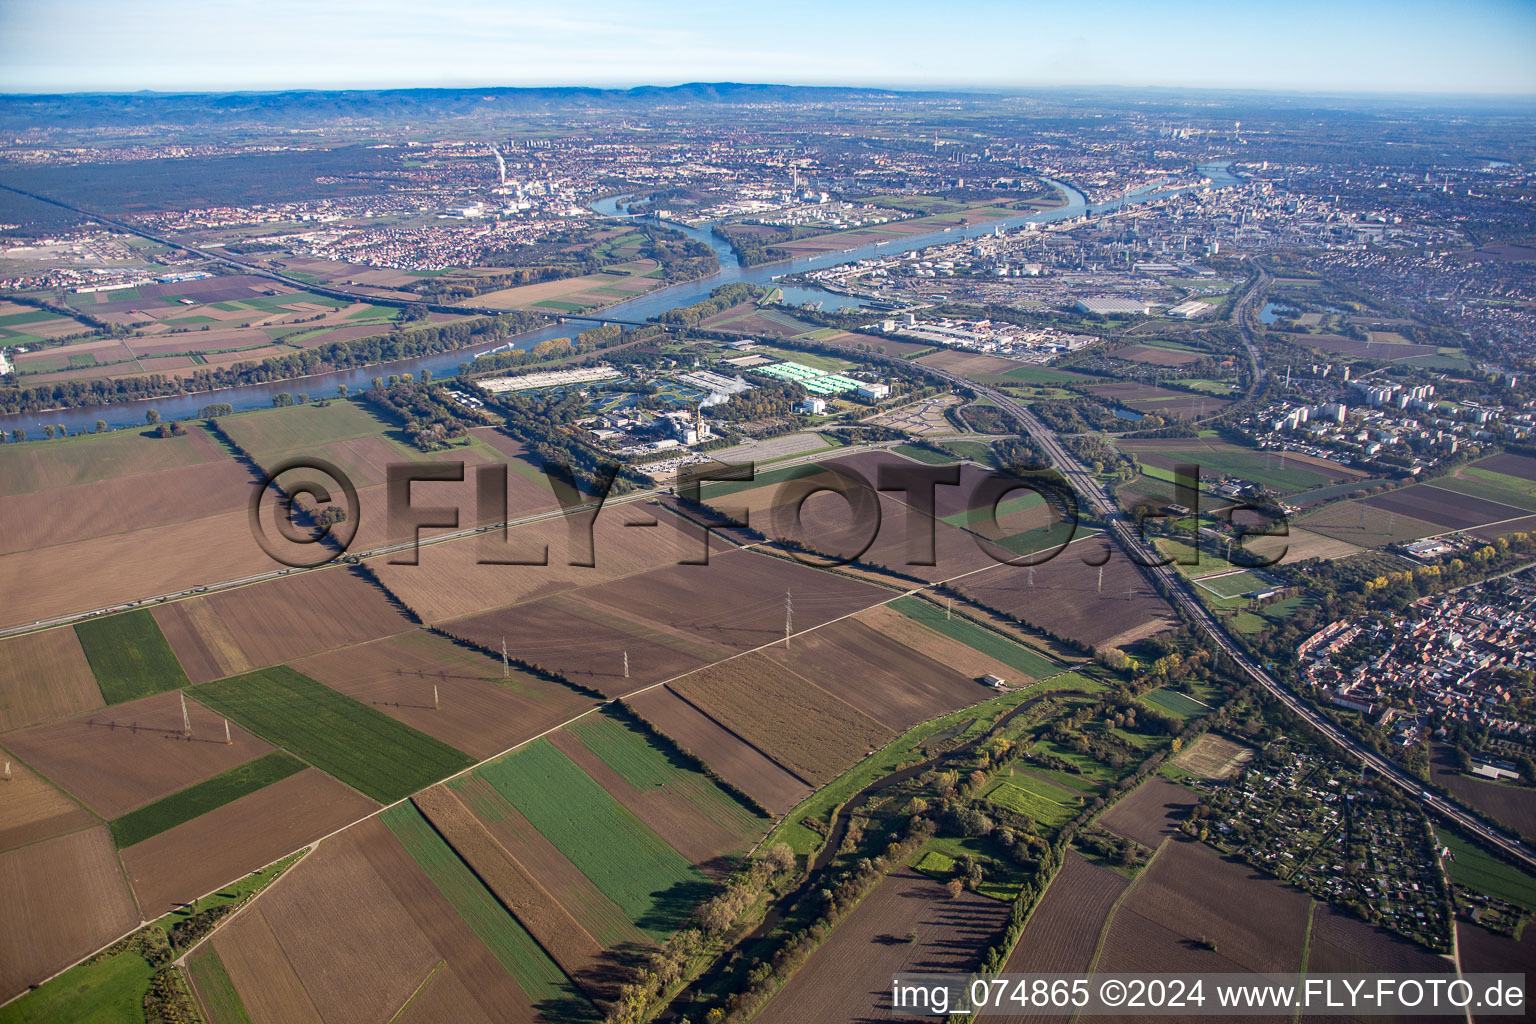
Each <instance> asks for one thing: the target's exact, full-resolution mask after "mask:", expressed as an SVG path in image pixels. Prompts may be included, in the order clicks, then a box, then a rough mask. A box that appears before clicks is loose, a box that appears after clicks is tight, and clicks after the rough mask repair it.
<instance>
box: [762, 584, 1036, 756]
mask: <svg viewBox="0 0 1536 1024" xmlns="http://www.w3.org/2000/svg"><path fill="white" fill-rule="evenodd" d="M890 614H891V615H894V616H896V617H898V618H906V617H905V616H903V615H901V613H899V612H890ZM908 621H911V620H910V619H909V620H908ZM913 625H917V623H913ZM917 628H918V629H922V628H924V627H922V626H920V625H917ZM892 639H893V638H891V637H889V636H888V635H886V634H885V633H883V632H882V631H881V630H879V629H876V628H874V627H873V626H870V625H866V624H865V623H863V622H859V621H857V620H855V619H844V620H843V621H842V622H835V623H833V624H832V625H830V626H824V627H823V628H821V629H818V630H816V631H815V632H814V633H807V634H805V635H804V636H797V637H795V639H794V642H793V643H792V644H791V645H790V646H789V648H788V650H786V649H785V648H783V647H774V648H770V649H768V650H766V651H764V652H763V653H764V654H766V655H767V656H768V657H769V658H771V659H773V660H774V661H775V662H777V663H779V664H780V665H783V666H785V667H786V668H789V669H791V670H793V671H794V672H796V673H798V674H799V675H801V676H803V677H804V678H806V679H809V680H811V681H812V682H814V683H815V684H816V685H817V686H820V687H821V688H822V689H823V690H826V691H827V692H828V693H830V694H832V695H833V696H836V697H839V698H841V699H843V700H845V701H847V702H848V703H849V704H851V705H853V706H854V707H856V708H858V709H859V710H860V711H862V712H864V714H866V715H868V716H869V717H870V718H872V719H874V720H875V721H877V722H879V723H880V724H881V725H883V726H885V727H886V728H888V729H891V730H892V731H894V732H898V733H899V732H905V731H906V730H907V729H909V728H911V727H912V726H914V725H916V724H917V723H918V722H925V721H927V720H928V719H930V718H935V717H937V716H939V715H941V714H944V713H945V712H948V711H953V710H955V709H956V708H961V707H965V706H966V705H968V704H974V703H976V702H977V701H979V700H982V699H984V698H986V697H989V696H991V695H992V692H991V691H989V690H988V689H987V688H985V687H983V686H982V685H981V684H980V683H978V682H977V681H976V680H977V677H975V676H968V675H965V674H963V673H961V672H959V671H956V670H955V669H954V668H953V667H951V666H950V665H948V664H946V663H943V662H940V661H936V660H935V659H933V658H930V657H928V656H927V655H926V654H923V653H921V652H919V651H915V650H913V649H912V648H910V647H906V646H903V645H902V644H900V643H893V642H892ZM987 671H989V672H990V671H997V672H998V674H999V675H1002V676H1005V677H1006V676H1007V675H1017V673H1014V672H1011V671H1010V670H1008V669H1006V668H1000V669H996V670H994V669H988V670H987Z"/></svg>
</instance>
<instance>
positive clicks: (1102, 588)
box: [1099, 565, 1104, 594]
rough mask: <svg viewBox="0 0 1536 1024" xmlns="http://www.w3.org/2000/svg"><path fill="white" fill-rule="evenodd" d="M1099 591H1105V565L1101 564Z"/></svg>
mask: <svg viewBox="0 0 1536 1024" xmlns="http://www.w3.org/2000/svg"><path fill="white" fill-rule="evenodd" d="M1099 593H1101V594H1102V593H1104V567H1103V566H1102V565H1101V566H1099Z"/></svg>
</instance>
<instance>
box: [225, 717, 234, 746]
mask: <svg viewBox="0 0 1536 1024" xmlns="http://www.w3.org/2000/svg"><path fill="white" fill-rule="evenodd" d="M234 742H235V740H234V737H233V736H231V735H230V734H229V719H227V718H226V719H224V744H225V745H226V746H228V745H230V744H232V743H234Z"/></svg>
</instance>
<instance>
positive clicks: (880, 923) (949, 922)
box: [755, 868, 1008, 1024]
mask: <svg viewBox="0 0 1536 1024" xmlns="http://www.w3.org/2000/svg"><path fill="white" fill-rule="evenodd" d="M1007 920H1008V906H1007V904H1005V903H1000V902H998V901H996V900H990V899H987V898H986V897H984V896H977V895H976V894H974V893H969V892H967V893H962V894H961V895H960V896H959V897H957V898H956V899H950V898H949V897H948V895H947V894H946V893H945V891H944V887H943V886H941V885H939V883H937V882H935V881H932V880H931V879H929V878H926V877H924V876H922V875H919V874H918V873H917V872H915V871H912V870H911V869H910V868H902V869H900V870H898V871H895V872H893V873H892V874H891V875H890V877H888V878H887V879H885V881H883V882H881V883H880V884H879V885H878V886H876V887H875V891H874V892H872V893H870V894H869V896H868V897H866V898H865V900H864V902H863V903H860V904H859V906H858V908H857V909H856V910H854V912H853V913H851V914H849V915H848V917H847V919H846V920H845V921H843V923H842V924H840V925H839V926H838V927H837V930H836V931H834V932H833V933H832V936H831V937H830V938H828V939H827V941H826V942H825V943H823V944H822V946H821V948H819V949H817V950H816V952H814V953H812V954H811V957H810V959H809V960H807V961H806V963H805V965H804V966H803V967H801V968H800V970H799V971H797V972H796V973H795V976H794V977H793V978H791V979H790V980H789V983H788V984H787V985H785V986H784V988H783V989H782V990H780V992H779V994H778V995H777V996H775V997H774V999H773V1001H772V1002H770V1003H769V1004H768V1006H767V1007H766V1008H765V1009H764V1010H763V1012H762V1013H760V1014H759V1015H758V1016H757V1017H756V1018H755V1019H756V1020H757V1021H760V1022H761V1024H804V1022H806V1021H870V1020H929V1021H931V1020H933V1019H934V1018H933V1017H921V1016H918V1015H915V1014H912V1015H897V1014H895V1013H893V1012H892V1011H891V976H892V975H894V974H897V973H899V972H903V971H921V972H942V973H951V974H960V973H965V972H967V971H969V970H971V969H973V968H974V967H975V966H976V964H977V962H978V961H980V959H981V956H982V954H983V953H984V952H985V951H986V948H987V946H988V945H989V944H990V943H991V942H992V940H993V939H994V938H995V937H996V933H997V932H998V930H999V929H1001V928H1002V926H1003V925H1004V924H1005V923H1006V922H1007ZM910 931H915V932H917V941H916V942H906V941H904V939H905V937H906V935H907V933H908V932H910Z"/></svg>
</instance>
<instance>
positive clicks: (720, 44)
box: [0, 0, 1536, 95]
mask: <svg viewBox="0 0 1536 1024" xmlns="http://www.w3.org/2000/svg"><path fill="white" fill-rule="evenodd" d="M697 81H716V82H718V81H732V82H773V83H784V84H795V85H860V86H876V87H886V88H958V87H968V88H988V89H1009V88H1021V89H1025V88H1029V87H1032V86H1074V85H1078V86H1082V85H1116V86H1173V87H1208V88H1246V89H1268V90H1286V91H1304V92H1387V93H1403V92H1412V93H1490V94H1519V95H1532V94H1536V0H1457V2H1447V0H1436V2H1433V3H1431V2H1427V0H1327V2H1324V0H1269V2H1259V0H1225V2H1221V3H1217V2H1214V0H1162V2H1153V0H1137V2H1134V3H1133V2H1127V0H1058V2H1056V3H1050V4H1046V3H1040V2H1038V0H1000V2H992V0H987V2H966V0H927V2H921V3H919V2H913V0H817V2H806V0H772V2H769V3H754V4H747V3H743V2H741V0H711V2H694V0H566V2H564V3H558V2H549V0H544V2H540V3H529V2H526V0H501V2H496V0H410V2H403V0H261V2H251V0H198V2H187V0H0V91H3V92H76V91H113V92H120V91H135V90H140V89H152V90H161V91H220V90H234V89H258V90H268V89H289V88H389V87H419V86H541V85H592V86H618V87H628V86H634V85H676V84H680V83H683V82H697Z"/></svg>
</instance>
